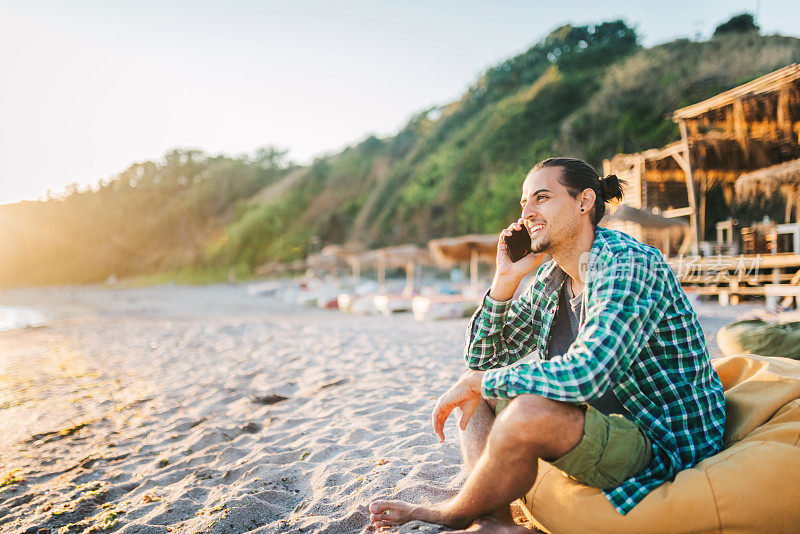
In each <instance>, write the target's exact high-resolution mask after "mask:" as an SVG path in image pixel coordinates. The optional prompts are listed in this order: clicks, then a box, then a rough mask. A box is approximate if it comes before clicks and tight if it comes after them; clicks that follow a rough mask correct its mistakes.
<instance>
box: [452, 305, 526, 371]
mask: <svg viewBox="0 0 800 534" xmlns="http://www.w3.org/2000/svg"><path fill="white" fill-rule="evenodd" d="M535 328H536V325H534V321H533V309H532V305H531V299H530V295H529V294H528V293H527V292H526V293H525V294H523V295H522V297H521V298H520V299H519V300H517V301H511V300H508V301H505V302H498V301H496V300H494V299H492V298H491V297H490V296H489V295H488V293H487V295H486V296H485V297H484V299H483V304H482V306H481V307H480V308H479V309H478V311H476V312H475V314H474V315H473V316H472V320H471V321H470V324H469V328H468V329H467V339H466V343H465V348H464V361H465V362H466V364H467V367H469V368H470V369H473V370H486V369H493V368H495V367H502V366H505V365H511V364H512V363H514V362H516V361H517V360H519V359H521V358H523V357H524V356H525V355H526V354H528V353H529V352H530V347H531V345H532V342H533V339H534V333H535V331H536V330H535Z"/></svg>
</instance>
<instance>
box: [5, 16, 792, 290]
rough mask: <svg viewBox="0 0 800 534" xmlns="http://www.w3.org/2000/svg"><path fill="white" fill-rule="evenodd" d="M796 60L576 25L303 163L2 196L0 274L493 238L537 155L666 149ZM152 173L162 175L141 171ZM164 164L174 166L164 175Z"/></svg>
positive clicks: (183, 159) (90, 276)
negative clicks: (681, 120)
mask: <svg viewBox="0 0 800 534" xmlns="http://www.w3.org/2000/svg"><path fill="white" fill-rule="evenodd" d="M797 61H800V39H796V38H791V37H782V36H761V35H758V34H757V33H756V32H745V33H728V34H723V35H718V36H716V37H714V38H712V39H710V40H708V41H703V42H696V41H689V40H679V41H674V42H670V43H666V44H663V45H660V46H656V47H653V48H650V49H645V48H642V47H641V46H639V45H638V43H637V38H636V34H635V32H634V30H633V29H631V28H629V27H627V26H626V25H625V24H624V23H623V22H621V21H613V22H607V23H603V24H599V25H597V26H594V27H588V26H587V27H573V26H568V25H567V26H562V27H560V28H558V29H556V30H555V31H553V32H551V33H550V34H549V35H548V36H546V37H545V38H543V39H541V40H540V41H539V42H537V43H536V44H534V45H533V46H532V47H531V48H530V49H528V50H527V51H526V52H524V53H522V54H520V55H518V56H516V57H513V58H511V59H509V60H507V61H504V62H503V63H501V64H499V65H497V66H495V67H493V68H491V69H489V70H488V71H487V72H486V73H485V74H484V75H483V76H481V77H480V79H479V80H478V81H477V82H475V83H474V84H473V85H472V86H471V87H470V88H469V89H468V90H467V91H466V93H465V94H464V95H463V96H462V97H461V98H460V99H459V100H458V101H456V102H453V103H450V104H448V105H444V106H441V107H437V108H433V109H429V110H424V111H422V112H420V113H418V114H417V115H415V116H414V117H412V118H411V120H409V122H408V123H407V124H406V125H405V126H404V127H403V128H402V129H401V130H400V131H399V132H398V133H397V134H396V135H394V136H392V137H389V138H384V139H377V138H375V137H368V138H367V139H365V140H364V141H363V142H361V143H359V144H358V145H355V146H352V147H349V148H347V149H345V150H344V151H342V152H341V153H339V154H336V155H333V156H330V157H323V158H319V159H317V160H316V161H315V162H314V163H313V164H311V165H309V166H306V167H287V166H286V165H283V164H282V162H281V161H280V158H279V157H278V156H279V154H278V153H277V152H275V151H273V152H272V155H271V156H269V157H267V156H265V155H264V154H262V156H264V157H262V158H261V159H260V160H259V158H253V159H247V158H244V159H241V158H240V159H232V158H226V157H224V156H219V157H216V158H212V157H210V156H206V155H202V154H197V153H193V154H194V155H192V156H191V157H189V156H186V155H185V153H184V152H180V151H177V152H175V153H174V154H173V159H172V160H171V161H169V160H168V158H165V160H164V161H163V162H158V163H153V162H147V163H146V164H137V165H134V166H132V167H131V168H130V169H128V170H126V171H125V172H123V173H121V174H120V176H119V177H117V178H116V179H115V180H113V181H111V182H110V183H108V184H105V185H104V186H103V187H102V188H99V190H98V191H89V192H84V193H78V192H75V193H74V194H73V195H71V196H69V197H67V198H66V199H63V200H53V201H49V202H46V203H25V204H21V205H15V206H3V207H0V220H3V221H4V224H3V228H5V229H8V228H11V227H12V225H16V226H15V227H16V228H17V229H18V230H17V231H18V232H23V233H24V237H20V235H21V234H19V233H17V234H14V233H13V232H4V233H3V235H0V252H2V253H3V254H4V255H6V254H7V253H8V256H6V257H9V258H12V261H9V262H6V264H5V265H4V266H2V267H0V285H14V284H20V283H58V282H71V281H93V280H102V279H104V278H106V277H107V276H109V275H110V274H112V273H115V274H117V275H118V276H128V275H134V274H146V273H154V272H162V271H166V270H177V269H182V268H190V269H193V270H201V271H208V272H213V273H217V274H218V275H219V273H223V272H227V271H228V270H229V269H234V270H235V271H236V272H237V273H238V274H240V275H247V274H250V273H252V272H253V270H254V268H255V267H257V266H258V265H260V264H261V263H263V262H265V261H290V260H293V259H297V258H301V257H303V256H305V255H306V254H307V253H308V252H310V251H313V250H316V249H317V248H318V247H320V246H324V245H326V244H330V243H343V242H360V243H363V244H364V245H365V246H367V247H373V246H383V245H391V244H401V243H408V242H416V243H424V242H425V241H427V240H428V239H430V238H433V237H442V236H449V235H458V234H463V233H469V232H496V231H497V230H498V229H499V228H500V227H501V226H503V225H505V224H507V223H508V222H509V221H511V220H513V219H514V218H516V216H517V211H518V208H517V199H518V195H519V187H520V184H521V181H522V179H523V178H524V175H525V173H526V172H527V170H528V169H529V168H530V167H531V166H532V165H533V164H535V163H536V162H537V161H539V160H541V159H543V158H546V157H548V156H551V155H556V154H558V155H572V156H577V157H581V158H585V159H586V160H587V161H589V162H590V163H592V164H594V165H595V166H596V167H600V164H601V162H602V159H603V158H605V157H610V156H612V155H613V154H615V153H617V152H632V151H638V150H642V149H646V148H651V147H657V146H661V145H664V144H666V143H668V142H670V141H673V140H675V139H677V138H678V137H679V134H678V131H677V127H676V126H675V125H674V123H673V122H672V121H671V119H670V116H671V112H672V111H673V110H674V109H677V108H679V107H681V106H684V105H686V104H690V103H692V102H696V101H699V100H702V99H704V98H707V97H710V96H712V95H714V94H717V93H719V92H721V91H724V90H726V89H729V88H731V87H734V86H736V85H739V84H741V83H744V82H746V81H749V80H752V79H754V78H756V77H758V76H761V75H763V74H766V73H768V72H770V71H772V70H775V69H776V68H779V67H782V66H785V65H786V64H788V63H792V62H797ZM181 154H184V155H183V156H182V155H181ZM176 158H177V159H176ZM142 168H143V169H145V170H144V171H142V170H138V169H142ZM143 172H146V173H150V174H146V176H148V177H149V178H148V179H145V180H142V181H137V180H132V179H131V176H133V175H132V174H131V173H140V174H141V173H143ZM161 175H169V176H170V177H171V178H170V179H169V180H167V181H166V182H165V181H160V182H156V181H155V176H161ZM143 176H144V175H143ZM180 177H183V182H181V181H180V180H179V178H180ZM160 180H161V179H160ZM165 184H166V185H165ZM148 191H149V193H148ZM9 234H12V235H11V236H9ZM12 252H13V253H12ZM108 258H113V259H108Z"/></svg>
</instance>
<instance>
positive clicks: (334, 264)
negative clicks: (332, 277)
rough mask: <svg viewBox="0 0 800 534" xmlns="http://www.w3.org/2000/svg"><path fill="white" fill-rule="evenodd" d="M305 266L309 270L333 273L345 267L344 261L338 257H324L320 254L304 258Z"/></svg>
mask: <svg viewBox="0 0 800 534" xmlns="http://www.w3.org/2000/svg"><path fill="white" fill-rule="evenodd" d="M306 264H307V265H308V267H310V268H311V269H316V270H320V271H333V270H336V269H339V268H342V267H345V266H346V265H347V264H346V263H345V261H344V259H342V258H340V257H338V256H324V255H322V254H311V255H310V256H309V257H307V258H306Z"/></svg>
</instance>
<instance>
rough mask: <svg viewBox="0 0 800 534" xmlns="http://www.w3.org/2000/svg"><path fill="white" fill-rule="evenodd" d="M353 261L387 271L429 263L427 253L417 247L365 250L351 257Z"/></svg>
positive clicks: (403, 246) (401, 246)
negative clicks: (380, 267) (383, 267)
mask: <svg viewBox="0 0 800 534" xmlns="http://www.w3.org/2000/svg"><path fill="white" fill-rule="evenodd" d="M352 260H353V261H358V262H360V263H361V264H362V265H381V264H382V265H383V266H385V267H386V268H389V269H395V268H399V267H405V266H406V265H408V263H409V262H412V261H413V262H414V263H430V261H431V259H430V255H429V254H428V251H426V250H425V249H423V248H420V247H419V246H417V245H397V246H394V247H386V248H379V249H374V250H367V251H365V252H362V253H361V254H356V255H353V256H352Z"/></svg>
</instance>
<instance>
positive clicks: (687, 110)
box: [673, 63, 800, 122]
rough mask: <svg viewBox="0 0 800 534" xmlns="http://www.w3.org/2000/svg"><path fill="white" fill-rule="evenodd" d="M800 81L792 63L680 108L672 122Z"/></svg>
mask: <svg viewBox="0 0 800 534" xmlns="http://www.w3.org/2000/svg"><path fill="white" fill-rule="evenodd" d="M798 79H800V64H797V63H793V64H791V65H787V66H786V67H783V68H782V69H778V70H776V71H774V72H771V73H769V74H766V75H764V76H762V77H760V78H757V79H755V80H753V81H752V82H748V83H746V84H743V85H740V86H738V87H734V88H733V89H730V90H728V91H725V92H724V93H720V94H718V95H716V96H713V97H711V98H709V99H707V100H703V101H702V102H698V103H697V104H692V105H691V106H686V107H684V108H681V109H679V110H677V111H675V113H674V114H673V120H674V121H675V122H679V121H681V120H685V119H688V118H691V117H696V116H698V115H702V114H703V113H706V112H708V111H711V110H713V109H719V108H722V107H724V106H727V105H730V104H732V103H733V102H734V101H735V100H736V99H738V98H742V97H748V96H753V95H758V94H761V93H767V92H771V91H774V90H775V89H776V87H779V86H781V85H784V84H786V83H789V82H792V81H795V80H798Z"/></svg>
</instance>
